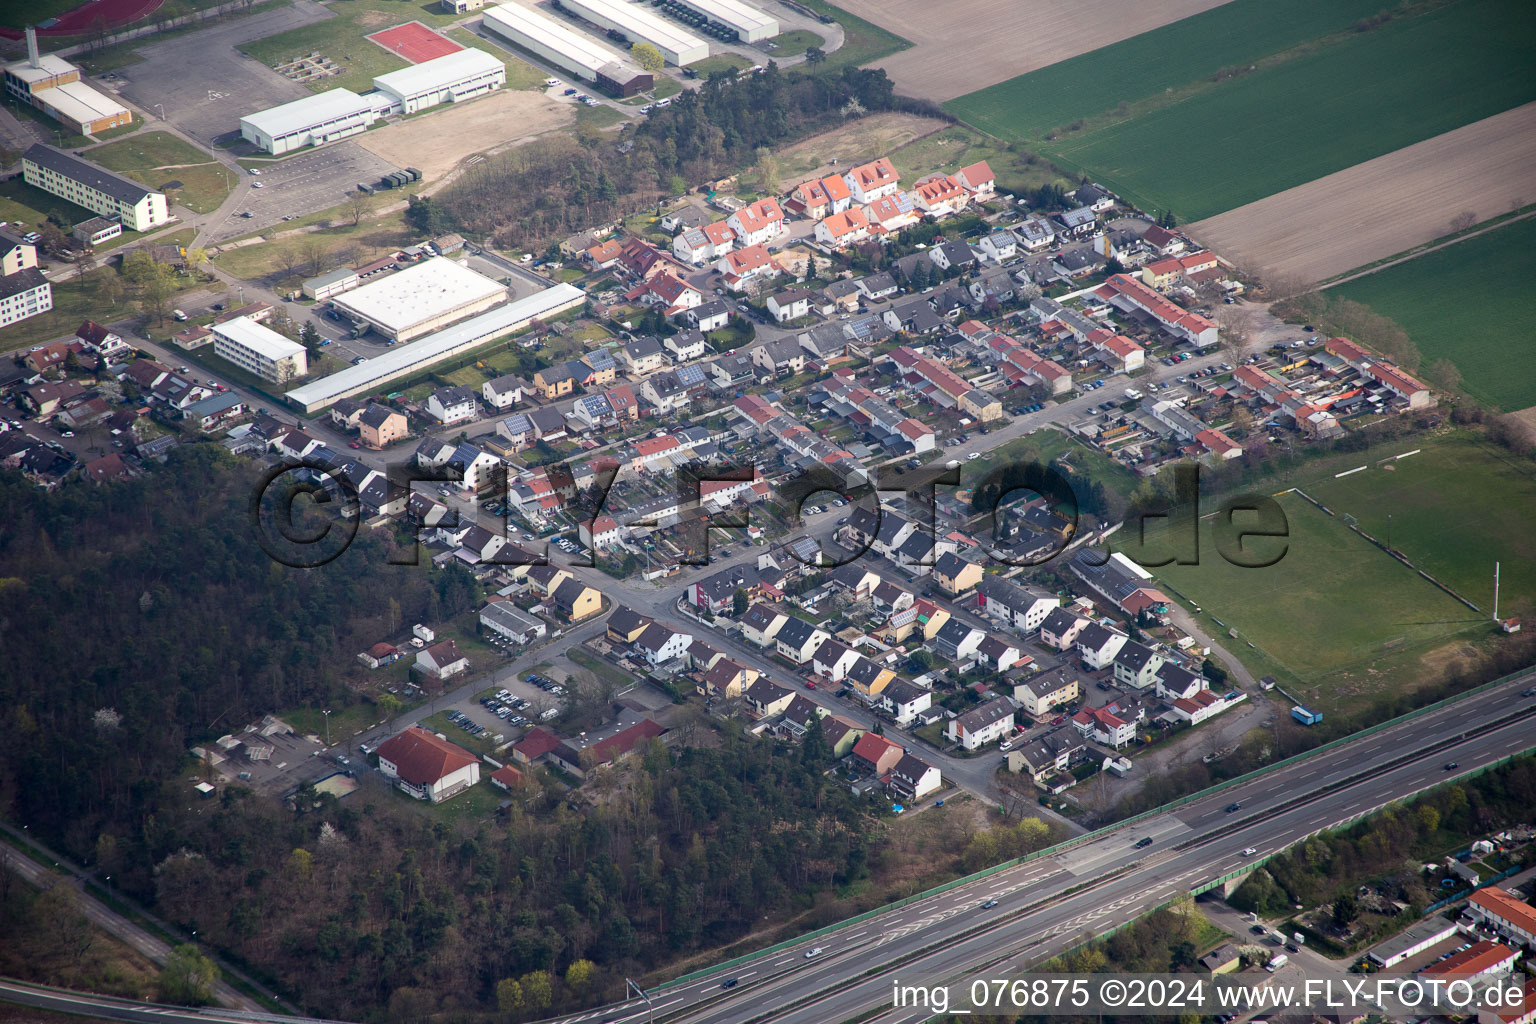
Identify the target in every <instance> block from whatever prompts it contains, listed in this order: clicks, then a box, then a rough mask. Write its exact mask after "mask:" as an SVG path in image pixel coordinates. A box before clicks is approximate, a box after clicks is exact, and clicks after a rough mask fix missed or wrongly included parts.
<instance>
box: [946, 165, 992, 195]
mask: <svg viewBox="0 0 1536 1024" xmlns="http://www.w3.org/2000/svg"><path fill="white" fill-rule="evenodd" d="M955 178H956V179H957V180H958V181H959V182H960V184H961V185H963V186H965V187H966V188H967V189H969V190H970V191H972V192H974V193H976V196H977V198H978V199H982V198H985V197H987V196H989V195H991V194H992V193H993V192H995V191H997V177H996V176H995V175H993V173H992V168H990V167H988V166H987V162H986V161H985V160H978V161H976V162H975V163H974V164H970V165H968V166H966V167H962V168H960V169H959V170H958V171H956V172H955Z"/></svg>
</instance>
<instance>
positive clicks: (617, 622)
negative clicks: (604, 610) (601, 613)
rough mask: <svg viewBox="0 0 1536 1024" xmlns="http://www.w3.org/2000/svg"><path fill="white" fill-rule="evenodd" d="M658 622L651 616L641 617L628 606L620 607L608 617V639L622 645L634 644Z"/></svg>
mask: <svg viewBox="0 0 1536 1024" xmlns="http://www.w3.org/2000/svg"><path fill="white" fill-rule="evenodd" d="M655 621H656V620H655V619H653V618H651V617H650V616H649V615H641V614H640V613H639V612H637V611H635V610H634V609H633V608H630V607H629V606H627V605H622V604H621V605H619V606H618V607H617V608H615V609H614V610H613V614H612V615H610V616H608V639H610V640H613V641H615V642H617V643H621V644H632V643H634V642H635V641H636V640H638V639H640V634H641V633H644V632H645V627H647V626H649V625H650V624H651V623H653V622H655Z"/></svg>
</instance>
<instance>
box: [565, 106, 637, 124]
mask: <svg viewBox="0 0 1536 1024" xmlns="http://www.w3.org/2000/svg"><path fill="white" fill-rule="evenodd" d="M629 116H634V115H629ZM624 119H625V115H624V114H621V113H620V112H619V111H617V110H615V109H613V108H612V107H610V106H608V104H606V103H602V104H599V105H597V106H595V107H588V106H585V105H583V106H580V107H577V108H576V124H577V125H579V126H581V127H586V128H595V129H599V130H600V129H603V128H611V127H613V126H614V125H616V124H618V123H619V122H620V121H623V120H624Z"/></svg>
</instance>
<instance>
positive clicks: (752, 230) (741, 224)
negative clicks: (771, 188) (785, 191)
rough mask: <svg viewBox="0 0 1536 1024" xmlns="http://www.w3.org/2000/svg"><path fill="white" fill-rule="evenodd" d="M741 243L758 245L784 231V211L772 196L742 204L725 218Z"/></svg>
mask: <svg viewBox="0 0 1536 1024" xmlns="http://www.w3.org/2000/svg"><path fill="white" fill-rule="evenodd" d="M725 223H726V224H727V225H729V226H730V229H731V230H732V231H734V232H735V233H736V238H737V240H738V241H739V242H740V244H742V245H760V244H762V243H763V242H766V241H768V240H769V239H772V238H777V237H778V236H779V235H781V234H783V232H784V211H783V210H782V209H780V208H779V201H778V200H777V199H775V198H773V197H772V196H768V197H767V198H766V199H759V200H758V201H757V202H755V203H752V204H751V205H749V206H743V207H742V208H741V209H739V210H737V211H736V212H735V213H733V214H731V215H730V216H729V217H727V218H726V219H725Z"/></svg>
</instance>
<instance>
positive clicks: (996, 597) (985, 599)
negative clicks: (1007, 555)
mask: <svg viewBox="0 0 1536 1024" xmlns="http://www.w3.org/2000/svg"><path fill="white" fill-rule="evenodd" d="M976 606H977V607H978V608H980V609H981V610H982V611H984V612H986V613H987V615H989V616H991V617H992V618H994V619H996V620H998V621H999V622H1003V623H1006V624H1007V625H1010V626H1012V627H1013V628H1014V629H1016V630H1018V631H1019V632H1021V633H1024V634H1026V635H1027V634H1029V633H1033V632H1034V631H1035V630H1037V629H1039V628H1040V625H1041V624H1042V623H1043V622H1045V620H1046V617H1047V616H1049V615H1050V614H1051V612H1053V611H1055V610H1057V609H1058V608H1060V607H1061V598H1059V597H1056V596H1055V595H1053V594H1045V593H1042V592H1039V591H1035V590H1030V589H1028V588H1026V587H1022V586H1020V585H1019V584H1017V583H1014V582H1013V581H1012V580H1005V579H1003V578H1002V577H1000V576H986V577H984V578H983V579H982V580H981V582H980V583H979V584H978V585H977V587H976ZM1058 649H1059V648H1058Z"/></svg>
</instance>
